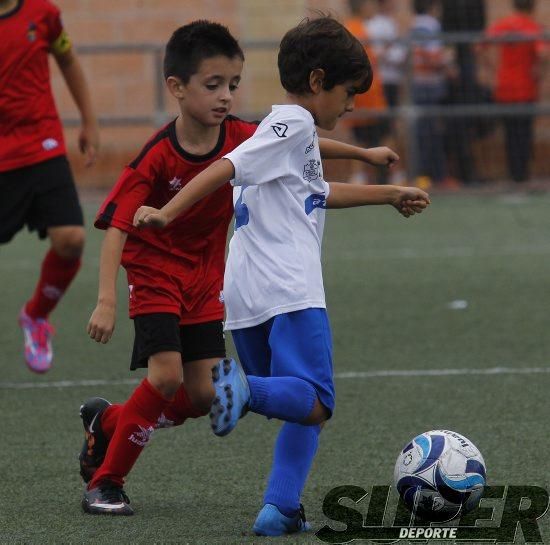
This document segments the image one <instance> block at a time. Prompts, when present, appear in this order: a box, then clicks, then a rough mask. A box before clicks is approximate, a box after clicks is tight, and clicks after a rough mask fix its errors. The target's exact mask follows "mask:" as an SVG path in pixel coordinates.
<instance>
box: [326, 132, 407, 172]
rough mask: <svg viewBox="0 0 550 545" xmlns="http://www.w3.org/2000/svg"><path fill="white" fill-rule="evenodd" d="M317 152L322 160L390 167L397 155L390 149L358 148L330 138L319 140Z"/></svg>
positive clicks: (395, 161)
mask: <svg viewBox="0 0 550 545" xmlns="http://www.w3.org/2000/svg"><path fill="white" fill-rule="evenodd" d="M319 150H320V151H321V157H322V158H323V159H356V160H357V161H363V162H365V163H369V164H371V165H378V166H392V165H394V164H395V163H397V161H399V155H397V153H395V152H394V151H393V150H391V149H390V148H386V147H379V148H368V149H365V148H360V147H359V146H352V145H351V144H344V142H338V141H337V140H331V139H330V138H319Z"/></svg>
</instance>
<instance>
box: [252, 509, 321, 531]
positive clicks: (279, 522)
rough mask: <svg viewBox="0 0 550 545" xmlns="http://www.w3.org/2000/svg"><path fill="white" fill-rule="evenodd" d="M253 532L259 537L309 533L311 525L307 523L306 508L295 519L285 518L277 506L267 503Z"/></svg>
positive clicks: (257, 519) (300, 510)
mask: <svg viewBox="0 0 550 545" xmlns="http://www.w3.org/2000/svg"><path fill="white" fill-rule="evenodd" d="M252 530H253V531H254V533H255V534H256V535H257V536H273V537H274V536H283V535H286V534H295V533H298V532H309V531H310V530H311V524H309V522H307V521H306V515H305V512H304V506H303V505H302V504H300V509H299V511H298V512H297V513H296V515H295V516H294V517H285V515H283V514H282V513H281V512H280V511H279V509H277V507H276V506H275V505H272V504H271V503H266V504H265V505H264V506H263V507H262V510H261V511H260V512H259V513H258V517H257V518H256V522H255V523H254V526H253V527H252Z"/></svg>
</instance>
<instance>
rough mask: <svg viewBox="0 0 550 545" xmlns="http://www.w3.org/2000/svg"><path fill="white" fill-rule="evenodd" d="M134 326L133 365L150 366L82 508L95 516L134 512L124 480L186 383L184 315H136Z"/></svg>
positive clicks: (118, 425)
mask: <svg viewBox="0 0 550 545" xmlns="http://www.w3.org/2000/svg"><path fill="white" fill-rule="evenodd" d="M134 326H135V331H136V336H135V341H134V350H133V354H132V364H131V367H132V369H135V368H138V367H144V366H147V367H148V373H147V378H146V379H145V380H143V382H142V383H141V384H140V385H139V386H138V387H137V388H136V390H135V391H134V393H133V394H132V396H131V397H130V399H129V400H128V401H127V402H126V403H125V404H124V405H123V406H122V408H121V409H120V414H119V416H118V421H117V423H116V428H115V431H114V434H113V436H112V438H111V440H110V442H109V446H108V448H107V452H106V455H105V460H104V462H103V464H102V465H101V467H100V468H99V469H98V470H97V471H96V472H95V474H94V476H93V478H92V480H91V481H90V483H89V484H88V488H87V490H86V492H85V494H84V499H83V501H82V507H83V509H84V510H85V511H87V512H89V513H91V514H101V513H108V514H122V515H128V514H132V510H131V508H130V507H129V506H128V505H127V503H128V502H127V501H126V500H127V497H126V496H124V495H123V492H122V485H123V483H124V477H125V476H126V475H127V474H128V473H129V471H130V470H131V469H132V466H133V465H134V463H135V461H136V460H137V458H138V456H139V455H140V454H141V451H142V449H143V447H144V446H145V445H146V444H147V442H148V440H149V437H150V435H151V433H152V432H153V430H154V428H155V426H156V425H157V423H158V421H159V418H160V417H161V415H162V414H163V412H164V410H165V409H166V407H167V406H168V405H169V404H170V402H171V401H172V400H173V399H174V397H175V395H176V393H177V391H178V389H179V387H180V386H181V384H182V380H183V370H182V365H181V340H180V332H179V317H178V315H177V314H174V313H157V314H147V315H141V316H136V317H135V318H134Z"/></svg>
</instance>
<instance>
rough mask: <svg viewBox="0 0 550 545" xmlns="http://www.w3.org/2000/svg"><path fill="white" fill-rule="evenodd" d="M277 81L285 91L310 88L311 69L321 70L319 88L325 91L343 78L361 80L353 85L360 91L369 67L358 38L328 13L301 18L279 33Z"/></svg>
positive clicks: (367, 82)
mask: <svg viewBox="0 0 550 545" xmlns="http://www.w3.org/2000/svg"><path fill="white" fill-rule="evenodd" d="M278 65H279V75H280V78H281V84H282V85H283V87H284V88H285V90H286V91H288V92H289V93H293V94H296V95H304V94H308V93H310V92H311V89H310V86H309V76H310V74H311V72H312V70H315V69H316V68H321V69H323V70H324V71H325V78H324V81H323V89H325V90H327V91H329V90H330V89H332V88H333V87H334V86H335V85H339V84H342V83H344V82H346V81H356V80H362V81H361V85H360V86H359V88H358V89H357V92H358V93H364V92H365V91H368V90H369V89H370V86H371V84H372V68H371V64H370V61H369V58H368V56H367V53H366V51H365V48H364V46H363V45H362V44H361V42H360V41H359V40H358V39H357V38H355V36H353V34H351V32H349V30H347V29H346V28H345V27H344V26H343V25H342V24H341V23H339V22H338V21H337V20H336V19H333V18H332V17H330V16H322V17H319V18H316V19H304V20H303V21H302V22H301V23H300V24H299V25H298V26H296V27H294V28H292V29H291V30H289V31H288V32H287V33H286V34H285V35H284V37H283V39H282V41H281V45H280V49H279V58H278Z"/></svg>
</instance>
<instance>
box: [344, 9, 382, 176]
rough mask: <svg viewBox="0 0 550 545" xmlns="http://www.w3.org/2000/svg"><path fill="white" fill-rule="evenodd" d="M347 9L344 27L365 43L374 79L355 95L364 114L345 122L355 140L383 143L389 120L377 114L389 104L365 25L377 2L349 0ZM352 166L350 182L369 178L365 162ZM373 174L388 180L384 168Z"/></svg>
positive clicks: (367, 144) (363, 143) (369, 144)
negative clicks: (367, 88) (367, 87)
mask: <svg viewBox="0 0 550 545" xmlns="http://www.w3.org/2000/svg"><path fill="white" fill-rule="evenodd" d="M349 9H350V12H351V17H349V18H348V19H347V20H346V22H345V25H346V28H347V29H348V30H349V31H350V32H351V33H352V34H353V35H354V36H355V37H356V38H357V39H358V40H359V41H360V42H361V43H362V44H363V45H364V47H365V51H366V52H367V54H368V56H369V58H370V59H371V65H372V71H373V80H372V86H371V89H370V91H369V92H368V93H363V94H361V95H358V96H357V99H356V111H358V112H362V113H364V114H365V115H363V116H362V117H361V118H358V119H347V120H346V125H348V126H349V127H351V130H352V132H353V136H354V140H355V142H357V143H358V144H359V145H360V146H363V147H365V148H373V147H377V146H381V145H382V143H383V142H384V141H385V139H386V138H387V136H388V135H389V130H390V122H389V120H388V119H387V118H385V117H384V116H383V115H381V116H379V115H377V114H383V113H384V112H386V110H387V107H388V104H387V101H386V97H385V96H384V88H383V87H382V80H381V78H380V74H379V71H378V66H377V59H376V55H375V54H374V52H373V48H372V45H371V44H370V43H369V41H370V40H371V36H370V34H369V31H368V27H367V21H368V19H369V18H370V17H372V15H374V13H375V12H376V5H375V3H374V1H373V0H349ZM369 114H370V115H369ZM351 168H352V172H351V175H350V182H351V183H356V184H365V183H368V182H369V177H370V176H369V171H368V170H367V168H366V165H365V164H364V163H359V162H354V163H353V164H352V166H351ZM372 178H374V180H373V181H374V182H375V183H378V184H385V183H387V181H388V172H387V169H385V168H377V169H376V172H375V175H374V176H373V177H372Z"/></svg>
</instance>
